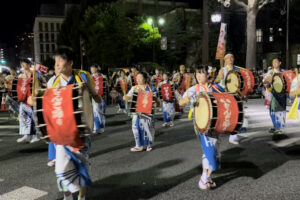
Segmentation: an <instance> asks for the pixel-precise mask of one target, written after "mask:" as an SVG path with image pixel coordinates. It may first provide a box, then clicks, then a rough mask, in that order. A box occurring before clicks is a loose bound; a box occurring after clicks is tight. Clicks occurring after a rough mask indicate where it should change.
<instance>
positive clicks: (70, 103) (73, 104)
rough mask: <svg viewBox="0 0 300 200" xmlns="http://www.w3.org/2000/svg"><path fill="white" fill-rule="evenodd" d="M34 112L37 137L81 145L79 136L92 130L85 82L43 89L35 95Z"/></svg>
mask: <svg viewBox="0 0 300 200" xmlns="http://www.w3.org/2000/svg"><path fill="white" fill-rule="evenodd" d="M34 113H35V119H36V124H37V128H38V132H39V134H40V136H41V138H42V139H46V140H49V139H50V140H51V141H52V142H54V143H55V144H60V145H68V146H72V147H75V148H82V147H83V146H84V143H83V141H82V140H81V137H84V136H87V135H89V134H91V130H93V125H94V120H93V108H92V103H91V99H90V94H89V92H88V89H87V87H86V85H85V84H83V85H82V86H75V85H68V86H63V87H60V88H53V89H46V91H45V93H44V95H43V96H42V97H36V105H35V109H34Z"/></svg>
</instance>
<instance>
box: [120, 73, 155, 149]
mask: <svg viewBox="0 0 300 200" xmlns="http://www.w3.org/2000/svg"><path fill="white" fill-rule="evenodd" d="M136 80H137V83H138V84H137V85H135V86H133V87H132V88H131V89H130V90H129V92H128V93H127V95H126V96H124V97H123V99H124V101H129V100H132V97H133V95H134V93H139V92H143V91H144V92H152V93H153V96H154V97H155V96H156V89H155V87H153V86H151V85H149V84H148V83H147V82H146V80H147V75H146V74H145V73H143V72H140V73H139V74H138V75H137V77H136ZM138 103H143V104H144V103H145V104H146V105H147V102H137V104H138ZM152 103H153V102H152ZM132 132H133V136H134V140H135V147H133V148H131V149H130V151H132V152H139V151H143V150H144V149H146V151H151V150H152V145H153V142H154V134H155V129H154V119H153V116H152V118H146V117H143V116H142V115H139V114H138V113H133V114H132Z"/></svg>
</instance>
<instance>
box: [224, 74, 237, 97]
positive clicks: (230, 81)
mask: <svg viewBox="0 0 300 200" xmlns="http://www.w3.org/2000/svg"><path fill="white" fill-rule="evenodd" d="M239 87H240V79H239V77H238V75H237V74H236V73H235V72H229V73H228V75H227V76H226V89H227V91H228V92H230V93H236V92H237V91H238V89H239Z"/></svg>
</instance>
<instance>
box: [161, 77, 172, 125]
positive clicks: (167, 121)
mask: <svg viewBox="0 0 300 200" xmlns="http://www.w3.org/2000/svg"><path fill="white" fill-rule="evenodd" d="M162 84H171V85H173V82H171V81H169V73H168V72H164V73H163V82H160V83H159V85H158V88H159V89H160V88H161V85H162ZM174 117H175V105H174V102H173V101H172V102H166V101H163V119H164V123H163V124H162V126H163V127H166V126H170V127H172V126H174Z"/></svg>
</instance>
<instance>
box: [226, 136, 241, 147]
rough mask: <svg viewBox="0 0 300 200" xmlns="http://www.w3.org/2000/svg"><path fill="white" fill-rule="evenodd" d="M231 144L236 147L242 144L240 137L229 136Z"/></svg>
mask: <svg viewBox="0 0 300 200" xmlns="http://www.w3.org/2000/svg"><path fill="white" fill-rule="evenodd" d="M229 142H230V143H231V144H234V145H238V144H240V142H239V137H238V136H237V135H230V136H229Z"/></svg>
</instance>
